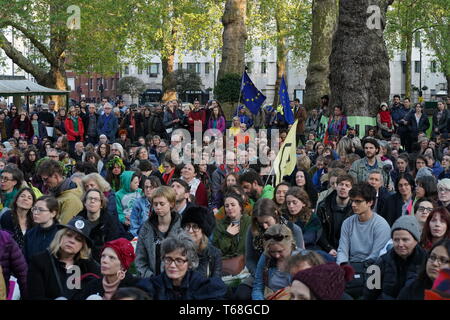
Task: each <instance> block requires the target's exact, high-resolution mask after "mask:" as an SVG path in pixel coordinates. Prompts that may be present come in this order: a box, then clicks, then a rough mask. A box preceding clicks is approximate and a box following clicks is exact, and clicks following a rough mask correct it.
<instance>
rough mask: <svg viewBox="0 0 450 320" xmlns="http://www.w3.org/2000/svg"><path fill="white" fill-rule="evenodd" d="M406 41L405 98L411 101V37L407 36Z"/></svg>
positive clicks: (410, 35)
mask: <svg viewBox="0 0 450 320" xmlns="http://www.w3.org/2000/svg"><path fill="white" fill-rule="evenodd" d="M405 41H406V64H405V97H407V98H410V99H411V84H412V80H411V72H412V71H411V68H412V46H413V35H412V33H411V34H407V35H406V36H405Z"/></svg>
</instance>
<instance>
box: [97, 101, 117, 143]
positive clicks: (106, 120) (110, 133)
mask: <svg viewBox="0 0 450 320" xmlns="http://www.w3.org/2000/svg"><path fill="white" fill-rule="evenodd" d="M103 109H104V113H103V114H102V115H101V116H100V117H99V118H98V124H97V134H98V135H99V136H100V135H102V134H104V135H105V136H106V137H107V138H108V141H109V143H113V142H114V141H115V140H116V134H117V130H118V126H119V125H118V120H117V118H116V116H115V115H114V114H113V113H112V106H111V105H110V104H109V103H106V104H105V106H104V107H103Z"/></svg>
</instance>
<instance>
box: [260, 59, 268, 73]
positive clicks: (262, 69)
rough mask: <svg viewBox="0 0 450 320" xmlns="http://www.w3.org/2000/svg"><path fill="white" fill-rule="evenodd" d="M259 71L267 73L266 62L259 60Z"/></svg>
mask: <svg viewBox="0 0 450 320" xmlns="http://www.w3.org/2000/svg"><path fill="white" fill-rule="evenodd" d="M261 73H267V62H266V61H263V62H261Z"/></svg>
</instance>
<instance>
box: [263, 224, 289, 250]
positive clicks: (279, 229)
mask: <svg viewBox="0 0 450 320" xmlns="http://www.w3.org/2000/svg"><path fill="white" fill-rule="evenodd" d="M264 234H265V235H266V234H267V235H271V236H274V235H283V236H284V239H283V240H281V241H276V240H274V239H270V240H265V241H264V254H265V255H266V256H267V257H269V256H270V255H269V248H270V246H272V245H274V244H279V245H282V246H283V247H285V248H289V247H290V248H291V250H294V249H295V248H296V247H297V245H296V244H295V240H294V236H293V235H292V231H291V229H289V227H288V226H286V225H284V224H274V225H273V226H270V227H269V228H268V229H267V230H266V232H265V233H264Z"/></svg>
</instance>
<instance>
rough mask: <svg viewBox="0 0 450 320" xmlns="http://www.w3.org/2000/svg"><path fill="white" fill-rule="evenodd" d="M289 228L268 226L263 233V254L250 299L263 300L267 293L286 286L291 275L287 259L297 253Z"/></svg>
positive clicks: (277, 225) (279, 225) (289, 281)
mask: <svg viewBox="0 0 450 320" xmlns="http://www.w3.org/2000/svg"><path fill="white" fill-rule="evenodd" d="M296 249H297V248H296V245H295V240H294V238H293V236H292V232H291V230H290V229H289V228H288V227H287V226H285V225H282V224H276V225H273V226H271V227H269V228H268V229H267V230H266V232H265V233H264V254H262V255H261V257H260V258H259V261H258V265H257V267H256V271H255V281H254V283H253V291H252V300H264V299H266V298H268V295H270V294H272V293H274V292H276V291H278V290H280V289H283V288H285V287H288V286H289V285H290V283H291V275H290V273H289V270H288V268H287V261H288V259H289V257H290V256H291V255H294V254H296V253H297V251H296Z"/></svg>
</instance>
